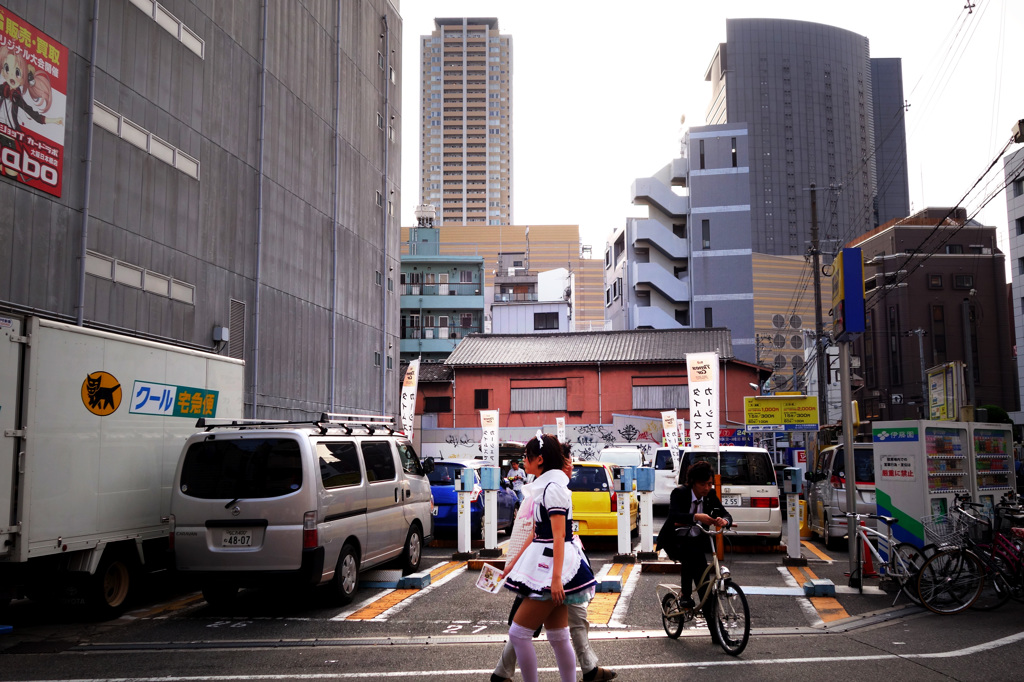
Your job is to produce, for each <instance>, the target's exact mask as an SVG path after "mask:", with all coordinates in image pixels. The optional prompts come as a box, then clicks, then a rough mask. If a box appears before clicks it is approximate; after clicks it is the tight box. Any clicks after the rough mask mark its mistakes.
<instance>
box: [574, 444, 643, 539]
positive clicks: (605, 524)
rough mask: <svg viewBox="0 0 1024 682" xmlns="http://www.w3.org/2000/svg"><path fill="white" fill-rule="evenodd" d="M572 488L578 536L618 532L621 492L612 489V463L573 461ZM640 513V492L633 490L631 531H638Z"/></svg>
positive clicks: (630, 513)
mask: <svg viewBox="0 0 1024 682" xmlns="http://www.w3.org/2000/svg"><path fill="white" fill-rule="evenodd" d="M569 490H571V491H572V521H573V531H574V532H575V533H576V534H577V535H609V536H612V537H614V536H616V535H618V532H619V518H618V516H619V515H618V509H619V507H618V504H619V503H618V494H617V493H615V492H614V490H613V488H612V470H611V467H610V466H608V465H607V464H602V463H601V462H589V461H588V462H573V463H572V477H571V478H570V479H569ZM638 514H639V503H638V502H637V497H636V493H629V530H630V533H634V532H636V528H637V519H638Z"/></svg>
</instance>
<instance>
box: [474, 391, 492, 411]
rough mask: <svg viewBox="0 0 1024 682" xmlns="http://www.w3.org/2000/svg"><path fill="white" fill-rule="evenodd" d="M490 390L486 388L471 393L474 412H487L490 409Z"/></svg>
mask: <svg viewBox="0 0 1024 682" xmlns="http://www.w3.org/2000/svg"><path fill="white" fill-rule="evenodd" d="M489 394H490V390H489V389H486V388H477V389H475V390H474V391H473V409H474V410H487V409H490V408H489V405H490V395H489Z"/></svg>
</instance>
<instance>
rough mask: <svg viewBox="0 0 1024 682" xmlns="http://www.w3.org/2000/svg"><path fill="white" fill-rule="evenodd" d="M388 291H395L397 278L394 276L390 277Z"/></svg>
mask: <svg viewBox="0 0 1024 682" xmlns="http://www.w3.org/2000/svg"><path fill="white" fill-rule="evenodd" d="M388 291H390V292H391V293H394V291H395V279H394V278H393V277H388Z"/></svg>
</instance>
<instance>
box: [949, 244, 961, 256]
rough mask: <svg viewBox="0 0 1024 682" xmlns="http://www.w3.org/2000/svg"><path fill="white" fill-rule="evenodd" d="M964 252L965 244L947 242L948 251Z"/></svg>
mask: <svg viewBox="0 0 1024 682" xmlns="http://www.w3.org/2000/svg"><path fill="white" fill-rule="evenodd" d="M963 252H964V247H963V244H946V253H949V254H960V253H963Z"/></svg>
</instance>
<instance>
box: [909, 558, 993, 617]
mask: <svg viewBox="0 0 1024 682" xmlns="http://www.w3.org/2000/svg"><path fill="white" fill-rule="evenodd" d="M984 573H985V567H984V566H983V565H982V563H981V560H980V559H978V557H976V556H974V554H973V553H971V552H970V551H968V550H966V549H950V550H946V551H944V552H939V553H938V554H935V555H933V556H932V557H930V558H929V559H928V560H927V561H925V562H924V565H923V566H922V567H921V570H920V572H918V574H917V593H918V595H919V596H920V598H921V603H922V604H924V605H925V607H927V608H928V610H930V611H933V612H935V613H940V614H948V613H958V612H960V611H963V610H964V609H966V608H967V607H968V606H970V605H971V604H972V603H973V602H974V600H975V599H977V598H978V595H979V594H980V593H981V590H982V588H983V587H984V585H985V575H984Z"/></svg>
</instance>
